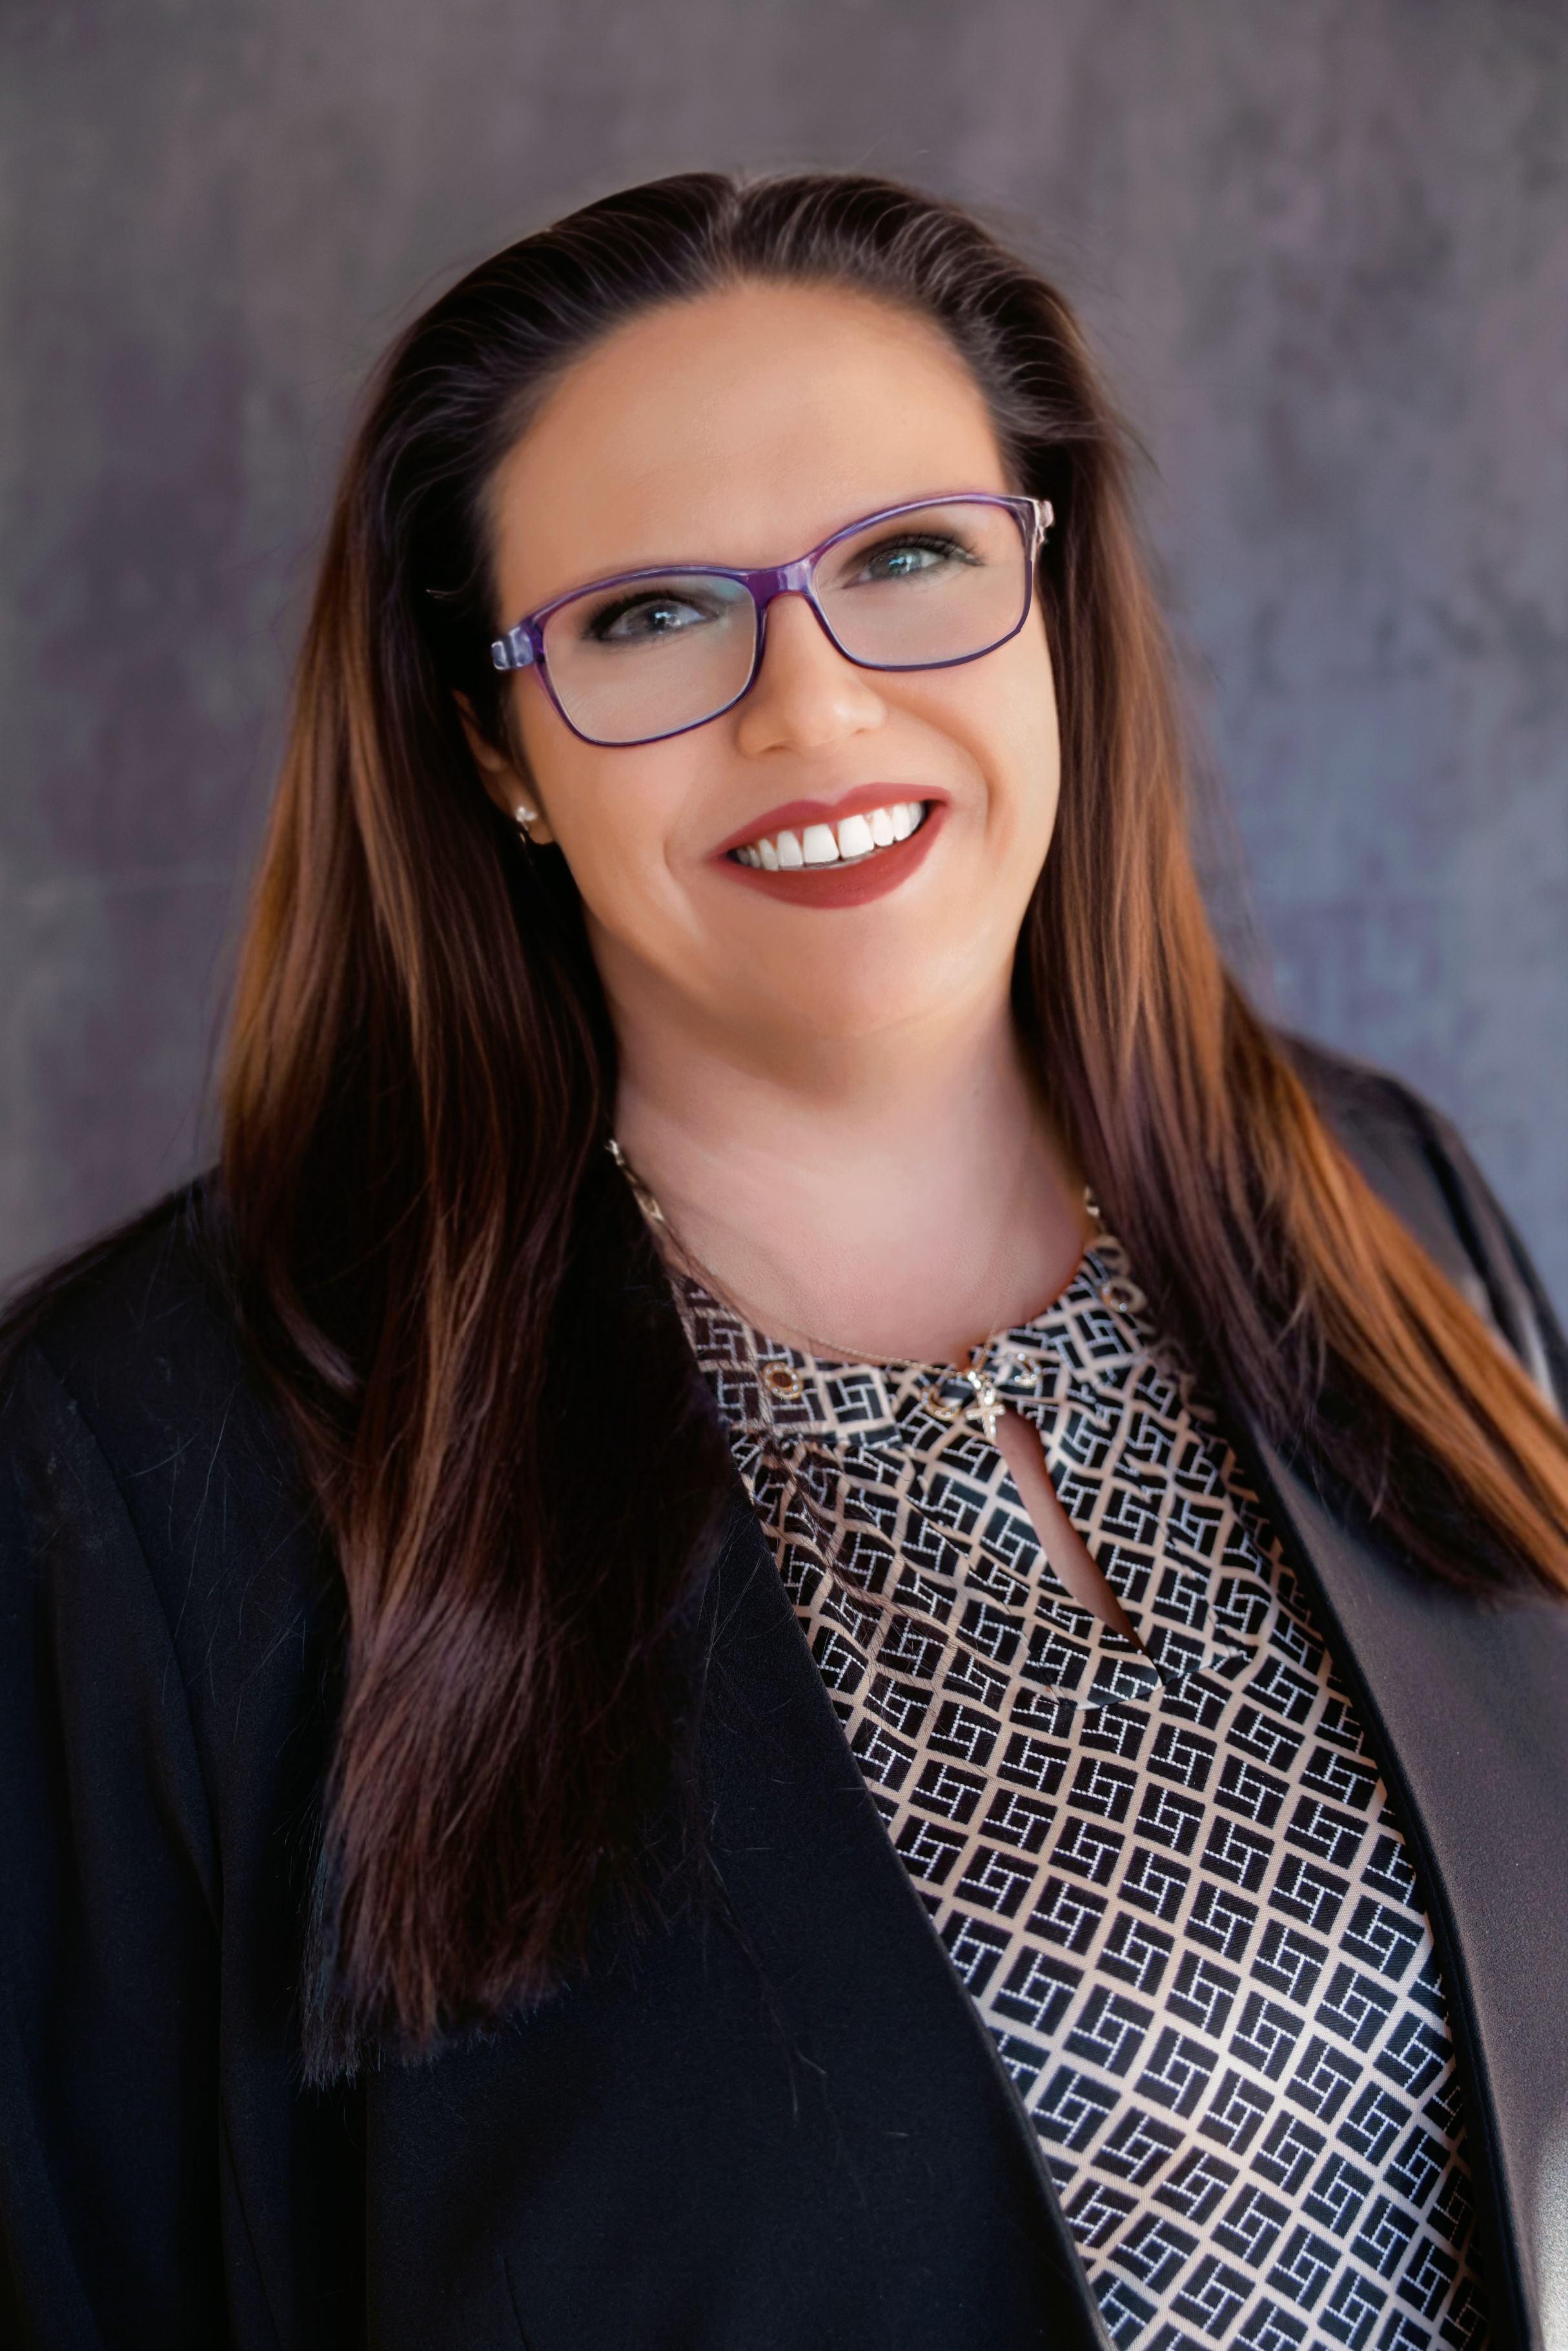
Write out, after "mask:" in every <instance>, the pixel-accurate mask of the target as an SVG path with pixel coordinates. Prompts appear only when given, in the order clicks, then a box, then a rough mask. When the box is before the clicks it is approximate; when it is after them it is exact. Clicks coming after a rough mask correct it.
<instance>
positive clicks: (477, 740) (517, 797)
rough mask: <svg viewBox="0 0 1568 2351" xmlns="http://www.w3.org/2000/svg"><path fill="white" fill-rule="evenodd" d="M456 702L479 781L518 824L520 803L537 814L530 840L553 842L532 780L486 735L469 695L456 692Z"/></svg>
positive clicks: (529, 832)
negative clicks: (520, 772)
mask: <svg viewBox="0 0 1568 2351" xmlns="http://www.w3.org/2000/svg"><path fill="white" fill-rule="evenodd" d="M452 699H453V701H454V702H455V704H456V705H457V716H458V717H459V718H460V719H461V720H462V722H463V733H464V736H465V738H466V740H467V744H468V748H469V750H470V751H471V752H472V753H473V755H474V765H475V766H476V768H478V770H479V780H480V782H481V783H482V784H483V785H484V787H485V789H486V792H488V794H489V796H490V798H491V799H493V800H494V801H495V803H496V806H497V808H498V809H499V810H500V811H501V814H502V815H503V816H504V817H506V818H507V819H508V820H509V821H510V822H511V823H513V824H516V823H517V808H518V804H519V802H520V803H521V804H522V805H523V806H525V807H527V808H531V809H533V810H536V812H537V813H536V815H535V819H534V821H533V823H532V824H531V825H530V826H529V827H528V839H529V840H530V841H534V842H536V843H538V842H542V841H553V840H554V839H555V835H554V833H553V832H551V831H550V829H549V822H548V820H547V819H546V816H545V812H544V808H543V804H542V803H541V801H540V799H539V796H538V787H537V786H536V785H535V783H534V782H533V779H532V778H531V777H528V776H525V775H521V774H519V772H518V770H517V766H516V764H515V762H514V761H513V760H512V759H511V758H509V757H508V756H507V753H506V752H505V751H503V750H501V749H500V748H499V747H498V746H497V745H496V744H494V743H492V742H491V741H490V740H489V739H488V737H486V735H485V734H484V733H483V732H482V730H481V728H480V726H479V722H478V720H477V719H476V717H475V716H474V705H473V704H472V703H471V702H470V701H469V699H468V696H467V695H465V694H458V693H456V692H454V694H453V696H452Z"/></svg>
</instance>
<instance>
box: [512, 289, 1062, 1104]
mask: <svg viewBox="0 0 1568 2351" xmlns="http://www.w3.org/2000/svg"><path fill="white" fill-rule="evenodd" d="M1015 487H1016V485H1015V484H1014V483H1012V482H1010V481H1009V479H1008V478H1007V475H1006V473H1005V470H1004V467H1003V463H1002V459H1001V455H1000V453H999V451H998V445H997V441H996V436H995V434H994V433H993V431H992V428H991V423H990V420H989V418H988V413H987V411H986V406H985V402H984V401H983V399H982V397H981V395H980V392H978V390H977V387H976V385H975V383H974V381H973V380H972V379H971V377H970V376H969V374H968V372H967V369H966V368H965V366H964V365H963V363H962V361H961V360H959V359H958V358H957V357H956V354H955V353H954V352H953V351H952V350H951V349H950V347H949V346H948V345H947V344H946V341H945V340H943V339H942V337H941V336H940V335H939V334H938V333H937V332H936V329H933V328H932V327H930V326H929V325H928V324H927V323H926V322H925V320H924V319H919V318H916V317H915V316H913V315H909V314H906V313H904V312H903V311H901V310H897V309H894V308H888V307H885V306H883V305H882V304H880V303H877V302H874V301H873V300H870V299H868V298H865V297H863V296H861V295H858V294H853V293H848V292H844V291H841V290H838V289H824V288H817V287H777V286H765V285H746V286H742V287H737V288H735V289H732V290H727V291H726V292H724V293H721V294H714V295H709V296H705V297H703V298H700V299H698V300H695V301H691V302H686V303H683V304H680V305H671V306H668V307H666V308H661V309H657V310H653V311H651V312H648V313H645V314H643V316H641V317H639V318H637V319H634V320H632V322H631V323H630V324H628V325H626V326H624V327H622V328H620V329H616V330H615V332H614V333H612V335H610V336H609V337H607V338H606V339H605V340H604V341H602V342H601V343H600V344H598V345H597V346H596V347H595V348H594V349H593V350H591V351H590V352H589V353H588V354H587V355H586V356H585V357H584V358H583V359H581V360H580V361H578V362H577V363H576V364H575V365H574V366H573V368H572V369H571V370H570V372H569V373H568V374H566V375H565V376H564V377H563V378H562V380H561V381H560V382H559V385H558V386H557V387H556V389H555V390H554V392H552V394H551V396H550V398H549V401H548V402H547V404H546V405H545V406H544V408H543V409H542V410H541V412H540V413H539V414H538V417H537V418H536V420H535V421H534V423H532V424H531V425H530V427H529V428H528V431H527V433H526V434H524V436H523V437H522V439H521V440H520V441H519V442H518V444H517V446H516V447H515V448H514V449H513V450H512V451H511V452H510V454H509V455H508V456H507V458H506V460H505V461H504V462H503V464H502V465H501V466H500V467H499V468H498V470H497V475H496V478H495V481H494V484H493V486H492V523H493V533H494V561H495V571H496V594H497V616H498V625H499V626H502V627H507V626H510V624H511V623H512V622H514V621H515V620H516V619H517V616H518V615H519V614H520V613H523V612H526V611H531V610H533V609H534V608H535V607H536V606H538V605H540V604H543V603H545V602H547V601H549V600H550V599H551V598H553V597H556V596H559V595H560V594H561V593H563V592H564V591H565V590H569V589H573V588H577V587H580V586H583V585H585V584H587V583H588V582H590V581H592V580H599V579H601V578H603V577H605V576H607V575H608V574H611V573H613V572H618V571H626V570H632V569H636V568H638V567H641V566H644V565H648V566H653V565H662V564H666V563H678V562H682V561H685V562H688V563H691V562H708V563H718V564H727V565H736V566H747V567H749V566H760V565H764V564H779V563H784V562H788V561H789V560H791V559H794V558H795V557H797V556H799V555H800V554H802V553H803V552H805V551H806V550H807V549H810V548H812V547H815V546H816V545H817V544H818V543H819V542H820V541H821V540H822V539H824V538H827V537H828V536H829V534H830V533H831V532H832V531H834V530H836V529H838V528H841V526H842V525H844V524H846V523H850V522H852V521H854V520H856V519H857V518H858V517H861V516H862V515H867V514H871V513H873V512H874V511H875V510H877V509H878V508H881V507H892V506H897V505H900V504H903V503H904V502H905V501H908V500H913V499H919V498H923V497H925V496H936V495H938V494H951V493H954V492H957V491H963V490H996V491H1004V492H1005V491H1009V490H1012V489H1013V488H1015ZM506 690H507V692H508V693H509V694H510V695H512V697H513V703H512V721H513V726H512V732H513V737H514V740H515V742H516V743H517V745H518V746H519V747H520V751H521V754H522V758H523V760H524V762H525V768H524V772H522V773H521V774H518V773H517V772H516V771H514V770H512V769H510V768H508V767H507V763H506V762H505V761H504V759H503V758H501V757H500V755H499V754H497V752H496V751H494V750H493V749H491V748H490V747H486V746H485V745H483V744H482V743H480V742H479V740H478V739H477V738H476V736H475V734H474V731H473V729H472V728H470V730H469V731H470V740H471V741H472V742H473V743H474V745H475V748H476V754H477V756H478V757H479V758H480V762H481V767H482V768H483V770H484V773H485V778H486V786H487V789H489V790H490V791H491V793H492V796H493V797H494V798H495V799H496V800H497V803H498V804H499V805H500V806H501V807H502V808H504V809H505V810H507V814H508V815H510V814H511V813H512V811H513V809H514V808H515V806H516V804H517V800H518V799H524V800H526V801H527V802H528V804H529V805H531V806H532V807H534V808H536V809H538V810H539V811H540V820H539V822H538V823H537V824H536V825H535V826H534V828H533V838H534V839H535V840H536V841H539V840H553V841H557V842H559V846H560V849H561V851H562V852H563V853H564V855H565V857H566V860H567V862H568V864H569V865H570V869H571V872H572V874H573V876H574V878H575V880H576V882H577V884H578V887H579V889H580V893H581V895H582V900H583V904H584V909H585V913H586V917H587V923H588V929H589V935H590V938H591V944H592V947H593V952H594V956H595V959H596V962H597V964H598V966H599V969H600V972H601V976H602V978H603V982H604V986H605V990H606V995H607V997H608V999H609V1003H610V1007H611V1010H612V1016H613V1017H615V1018H616V1019H617V1025H618V1026H622V1024H627V1023H634V1022H635V1021H636V1020H637V1019H638V1018H639V1016H643V1015H647V1014H653V1015H654V1016H655V1017H657V1018H658V1019H660V1020H661V1021H665V1022H667V1021H668V1020H670V1019H677V1020H680V1021H682V1022H683V1023H684V1024H685V1027H686V1029H687V1030H688V1032H690V1033H694V1034H700V1035H702V1036H704V1037H706V1040H708V1041H709V1042H710V1043H711V1044H712V1045H714V1046H715V1047H716V1049H717V1050H725V1047H726V1040H731V1049H732V1050H741V1051H743V1052H745V1053H746V1055H747V1058H751V1057H752V1056H754V1055H755V1053H756V1052H757V1051H758V1050H759V1049H760V1050H764V1051H770V1052H773V1053H783V1054H786V1055H787V1054H788V1053H789V1050H790V1049H791V1047H795V1048H800V1047H801V1046H806V1047H810V1044H811V1043H812V1042H814V1041H822V1042H826V1041H828V1040H845V1041H848V1040H852V1039H862V1040H863V1039H868V1038H870V1037H872V1036H873V1034H874V1033H875V1032H877V1031H879V1030H880V1031H886V1030H891V1029H895V1028H898V1027H901V1026H904V1025H905V1024H908V1023H911V1022H919V1021H920V1020H921V1019H923V1018H927V1017H936V1018H938V1019H946V1018H957V1019H962V1018H964V1017H966V1015H967V1014H969V1013H972V1012H974V1011H976V1010H977V1009H982V1008H985V1006H986V1005H987V1004H988V1003H989V1004H991V1005H993V1006H994V1004H995V1003H996V1001H997V1000H998V995H999V997H1000V999H1001V1000H1002V1001H1005V999H1006V990H1007V987H1008V985H1009V977H1010V973H1011V967H1012V957H1013V949H1014V946H1015V943H1016V941H1017V938H1018V934H1019V925H1020V923H1021V921H1022V918H1023V914H1024V910H1025V907H1026V905H1027V904H1028V901H1029V897H1030V891H1031V890H1032V888H1033V886H1034V883H1035V879H1036V877H1037V875H1038V874H1039V872H1040V866H1041V863H1042V862H1043V860H1044V858H1045V854H1046V850H1047V847H1048V845H1049V843H1050V840H1051V827H1052V823H1053V821H1054V819H1055V813H1056V801H1057V785H1058V774H1059V738H1058V731H1057V721H1056V705H1055V698H1054V694H1053V688H1052V677H1051V659H1050V654H1049V652H1048V650H1047V642H1046V633H1045V626H1044V622H1043V619H1042V617H1041V614H1040V608H1039V604H1038V601H1036V602H1035V603H1034V604H1033V605H1032V606H1031V609H1030V615H1029V619H1028V621H1027V622H1026V623H1025V625H1024V627H1023V628H1022V629H1021V630H1020V631H1019V633H1018V634H1017V635H1015V636H1013V637H1012V638H1010V639H1009V641H1008V642H1007V643H1004V644H1001V645H998V647H997V648H996V649H995V650H994V651H993V652H991V653H986V654H984V655H982V656H981V657H980V658H979V659H978V660H975V661H971V662H968V663H967V664H963V665H961V666H956V667H953V668H947V669H927V670H912V671H904V672H893V671H886V670H876V671H873V670H868V669H862V668H858V667H857V666H856V665H855V664H853V663H852V662H850V661H849V660H847V659H846V658H845V657H844V655H843V654H841V653H840V652H839V651H838V650H837V649H836V647H835V646H834V645H833V644H832V643H831V641H830V639H829V638H828V636H827V635H826V633H825V632H824V631H823V630H822V628H821V625H820V624H819V622H818V621H817V619H816V617H815V615H814V614H813V612H812V611H811V610H810V607H809V606H808V605H807V603H806V602H805V601H804V600H803V599H802V598H801V597H800V596H797V595H789V594H787V595H783V596H780V597H779V598H777V599H776V600H775V601H774V602H773V603H772V605H771V607H770V609H769V611H768V622H767V638H766V647H765V652H764V656H763V660H762V664H761V668H760V671H759V673H758V676H757V678H756V680H755V682H754V684H752V686H751V689H750V691H749V692H748V693H747V695H745V696H744V697H743V698H742V699H741V701H740V702H738V703H737V705H735V707H734V708H733V709H730V710H728V711H726V712H725V713H724V714H723V715H722V716H719V717H717V718H714V719H712V720H710V721H708V722H707V723H706V725H704V726H698V727H695V728H693V729H692V730H690V731H689V732H687V733H685V734H681V735H675V736H672V737H668V738H667V739H666V740H664V741H663V742H656V743H647V744H640V745H633V746H630V747H617V748H604V747H597V746H595V745H593V744H590V743H585V742H583V741H581V740H580V738H579V737H577V736H576V735H574V734H573V733H572V732H571V730H570V728H569V727H568V726H566V724H565V723H564V721H563V720H562V719H561V717H560V716H559V714H558V712H557V711H556V709H555V708H554V706H553V705H552V704H551V702H550V700H549V695H547V694H546V692H545V690H544V688H543V686H542V684H541V683H540V681H539V679H538V676H537V674H533V673H532V672H530V671H523V672H520V673H518V674H516V675H514V676H511V677H509V678H508V680H507V689H506ZM868 792H869V798H870V800H871V801H875V802H877V803H879V804H885V805H887V806H888V807H890V808H896V807H897V806H898V805H899V804H900V803H903V804H906V805H907V804H911V803H918V804H919V805H920V806H921V808H922V809H923V810H925V811H927V813H926V816H925V824H926V825H928V826H929V827H930V837H929V841H928V843H927V845H926V846H925V851H924V853H923V854H922V855H920V856H918V857H915V856H912V855H911V853H910V851H909V850H907V849H906V850H904V851H903V852H899V850H898V849H897V848H896V846H894V848H893V849H890V850H880V851H878V852H876V855H873V856H871V857H868V858H867V859H866V862H865V864H864V866H863V868H862V869H861V871H862V872H863V874H864V875H865V877H866V879H867V881H868V882H870V881H872V880H873V879H875V878H878V877H876V876H875V874H874V868H875V865H876V856H877V855H882V854H887V855H889V856H890V857H893V858H894V860H895V862H894V865H891V866H890V867H889V869H888V870H889V872H895V871H900V869H902V871H901V878H899V879H898V880H897V882H896V883H895V884H894V886H893V887H891V888H888V889H882V890H875V891H871V890H868V891H867V892H866V893H864V894H861V891H860V885H858V884H857V885H856V886H855V888H853V889H851V890H849V891H847V892H846V891H845V888H844V876H843V875H841V876H840V877H839V879H838V881H837V883H834V884H832V885H831V887H830V889H829V890H828V891H827V892H826V893H824V902H823V903H817V902H816V901H815V899H814V896H813V894H812V893H813V892H814V889H815V886H816V885H815V882H814V875H815V873H816V872H817V870H818V869H816V868H810V869H808V870H807V872H805V874H804V876H803V878H802V880H801V882H800V883H799V884H798V885H796V888H797V894H795V895H793V896H790V897H785V896H782V895H775V894H773V893H772V891H771V890H770V889H769V888H768V886H767V885H766V884H764V886H761V887H759V886H758V874H757V872H756V871H755V869H754V868H752V867H750V866H749V865H748V864H747V862H740V861H738V860H737V858H736V857H735V856H734V854H733V853H732V844H736V843H737V842H750V841H754V840H756V839H758V837H760V836H764V835H768V836H774V837H776V836H777V834H778V832H779V830H781V829H782V827H781V823H780V820H779V816H778V814H777V812H778V811H779V810H786V809H787V808H788V804H789V803H791V802H796V801H801V800H805V801H811V802H816V803H818V804H819V807H820V809H821V811H822V819H821V820H825V821H827V822H828V823H829V824H830V825H832V824H833V822H834V813H833V812H834V811H835V810H840V809H841V804H842V803H843V802H845V801H846V800H851V802H852V809H856V810H866V809H867V808H868V805H869V802H868V797H867V795H868ZM843 812H844V813H846V814H847V813H849V812H850V811H849V810H845V811H843ZM803 821H804V820H797V822H796V823H795V824H794V826H793V827H792V828H791V829H793V830H794V831H796V832H797V835H798V836H801V835H802V834H803ZM868 821H869V819H868ZM886 829H887V828H886V827H885V826H883V825H880V824H879V825H878V827H877V831H885V830H886ZM917 837H918V836H917ZM861 838H862V837H861V836H859V835H858V834H856V835H854V836H852V839H856V840H858V839H861ZM758 854H760V852H758ZM829 870H831V869H829ZM828 897H831V898H832V899H833V901H834V903H826V902H825V901H826V899H827V898H828ZM846 897H848V898H849V899H851V900H855V899H857V898H858V903H843V900H844V899H845V898H846Z"/></svg>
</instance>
